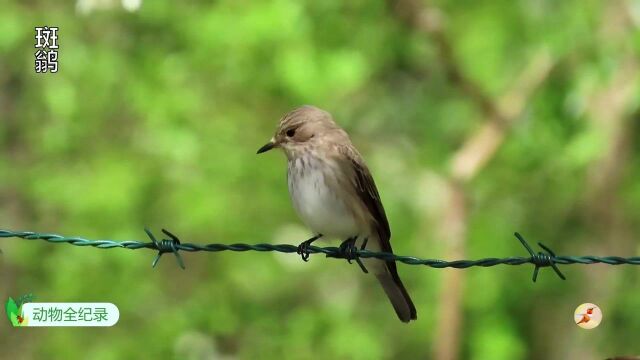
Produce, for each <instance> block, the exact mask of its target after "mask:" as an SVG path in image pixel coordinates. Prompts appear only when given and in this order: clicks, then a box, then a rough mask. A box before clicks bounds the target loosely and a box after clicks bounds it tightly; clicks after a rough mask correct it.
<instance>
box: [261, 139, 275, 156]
mask: <svg viewBox="0 0 640 360" xmlns="http://www.w3.org/2000/svg"><path fill="white" fill-rule="evenodd" d="M274 147H276V140H275V139H273V138H271V140H270V141H269V142H268V143H266V144H264V146H263V147H261V148H260V149H258V152H257V153H256V154H262V153H263V152H267V151H269V150H271V149H273V148H274Z"/></svg>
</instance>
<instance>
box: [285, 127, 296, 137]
mask: <svg viewBox="0 0 640 360" xmlns="http://www.w3.org/2000/svg"><path fill="white" fill-rule="evenodd" d="M295 134H296V129H289V130H287V136H288V137H293V135H295Z"/></svg>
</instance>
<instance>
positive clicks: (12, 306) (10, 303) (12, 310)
mask: <svg viewBox="0 0 640 360" xmlns="http://www.w3.org/2000/svg"><path fill="white" fill-rule="evenodd" d="M5 309H6V310H7V317H8V318H9V320H10V321H11V315H12V314H14V315H16V316H17V315H18V306H16V302H15V301H14V300H13V299H12V298H11V297H9V300H7V304H6V306H5ZM11 323H12V324H13V321H11ZM14 326H15V325H14Z"/></svg>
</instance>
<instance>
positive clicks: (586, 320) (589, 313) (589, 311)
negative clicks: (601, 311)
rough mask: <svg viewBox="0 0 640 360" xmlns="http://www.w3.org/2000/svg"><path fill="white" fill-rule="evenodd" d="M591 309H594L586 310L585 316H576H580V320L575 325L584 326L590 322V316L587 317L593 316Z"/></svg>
mask: <svg viewBox="0 0 640 360" xmlns="http://www.w3.org/2000/svg"><path fill="white" fill-rule="evenodd" d="M593 309H595V308H592V307H591V308H588V309H587V312H586V313H585V314H579V315H577V316H582V319H580V321H578V322H577V323H576V324H578V325H579V324H586V323H588V322H589V320H591V316H589V315H593Z"/></svg>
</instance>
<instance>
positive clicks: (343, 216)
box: [287, 157, 360, 239]
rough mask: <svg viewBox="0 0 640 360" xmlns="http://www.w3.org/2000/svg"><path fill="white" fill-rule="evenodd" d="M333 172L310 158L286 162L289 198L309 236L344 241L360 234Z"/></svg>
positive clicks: (336, 174) (299, 158) (323, 163)
mask: <svg viewBox="0 0 640 360" xmlns="http://www.w3.org/2000/svg"><path fill="white" fill-rule="evenodd" d="M336 170H337V169H335V168H333V167H332V165H331V164H330V163H328V162H326V161H323V160H320V159H317V158H314V157H298V158H295V159H291V160H290V161H289V167H288V174H287V175H288V176H287V179H288V185H289V195H290V196H291V201H292V203H293V207H294V208H295V210H296V212H297V213H298V215H299V216H300V218H301V219H302V221H303V222H304V223H305V225H307V226H308V227H309V228H310V229H311V230H312V231H313V232H315V233H320V234H323V235H324V236H326V237H335V238H339V239H346V238H348V237H351V236H355V235H358V234H359V233H360V231H359V228H358V224H357V221H356V219H355V217H354V215H353V213H352V212H351V211H350V208H349V206H348V204H347V202H348V201H349V200H348V198H347V196H345V193H344V192H345V189H341V188H339V187H338V185H337V184H338V182H337V181H335V176H340V175H339V174H338V173H337V172H336Z"/></svg>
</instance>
